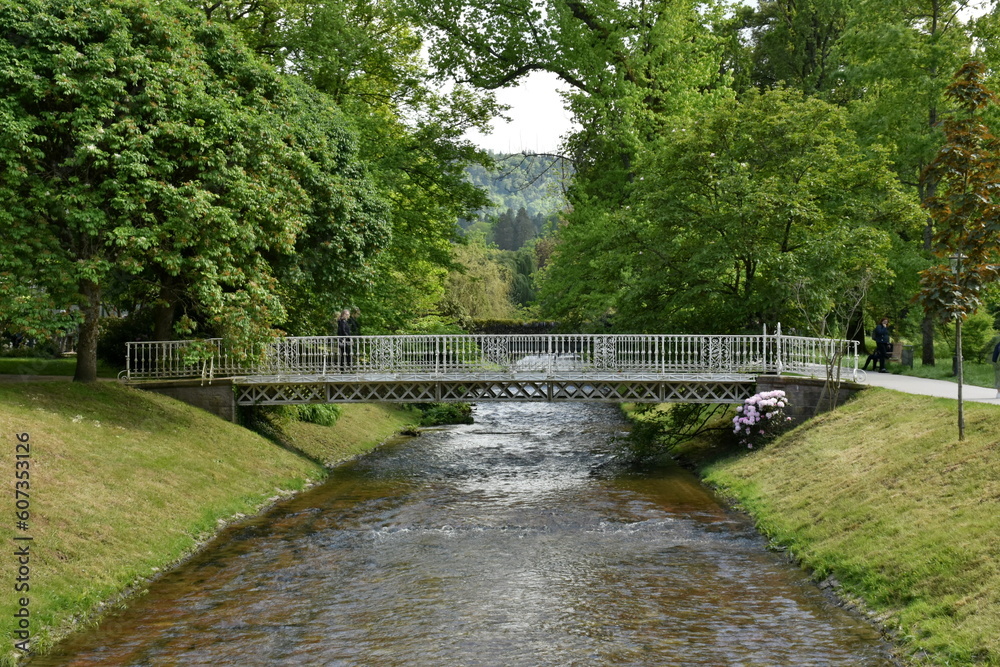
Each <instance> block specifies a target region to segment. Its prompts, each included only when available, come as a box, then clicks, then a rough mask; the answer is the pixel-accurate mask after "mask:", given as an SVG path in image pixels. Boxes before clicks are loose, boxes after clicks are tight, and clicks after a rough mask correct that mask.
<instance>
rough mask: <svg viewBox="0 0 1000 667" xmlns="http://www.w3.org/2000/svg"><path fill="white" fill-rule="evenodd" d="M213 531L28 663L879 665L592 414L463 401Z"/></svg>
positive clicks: (774, 564)
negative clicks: (178, 562) (622, 461)
mask: <svg viewBox="0 0 1000 667" xmlns="http://www.w3.org/2000/svg"><path fill="white" fill-rule="evenodd" d="M475 417H476V423H475V424H472V425H468V426H453V427H446V428H442V429H440V430H430V431H427V432H425V433H423V434H422V435H421V436H420V437H417V438H412V439H408V440H405V441H402V440H401V441H399V442H394V443H390V444H388V445H386V446H384V447H383V448H381V449H379V450H378V451H376V452H373V453H371V454H370V455H368V456H365V457H363V458H361V459H358V460H357V461H355V462H353V463H350V464H348V465H345V466H342V467H339V468H337V469H336V470H335V471H334V472H333V473H332V474H331V477H330V479H329V480H328V481H327V482H326V483H324V484H323V485H322V486H320V487H317V488H316V489H313V490H311V491H309V492H307V493H304V494H302V495H300V496H298V497H296V498H294V499H292V500H290V501H288V502H286V503H283V504H281V505H280V506H278V507H276V508H274V510H273V511H271V512H269V513H267V514H266V515H264V516H261V517H258V518H255V519H253V520H251V521H250V522H248V523H244V524H242V525H239V526H234V527H232V528H230V529H229V530H227V531H226V532H225V533H224V535H222V536H221V538H220V539H218V540H216V541H215V542H214V543H213V544H212V545H210V547H209V548H207V549H206V550H205V551H203V552H202V553H200V554H198V555H197V556H196V557H195V558H193V559H192V560H190V561H189V562H188V563H186V564H184V565H183V566H182V567H180V568H178V569H177V570H176V571H173V572H170V573H168V574H166V575H165V576H163V577H161V578H160V579H159V580H158V581H156V582H155V583H154V584H153V585H152V586H151V587H150V591H149V593H148V594H147V595H144V596H142V597H141V598H138V599H136V600H134V601H133V602H132V604H130V606H129V607H128V609H126V610H125V611H123V612H121V613H118V614H116V615H114V616H111V617H110V618H108V619H107V620H106V621H105V622H104V623H103V624H102V625H101V626H100V627H98V628H97V629H96V630H94V631H93V632H91V633H86V634H81V635H79V636H77V637H75V638H73V639H72V640H71V641H69V642H67V643H65V644H64V645H63V646H61V647H60V650H59V651H58V652H57V653H55V654H53V655H52V656H51V657H49V658H47V659H45V660H35V661H33V662H32V663H31V664H32V665H115V666H119V665H246V666H249V665H345V666H347V665H359V666H360V665H364V666H372V667H390V666H391V667H397V666H398V667H404V666H405V667H418V666H427V667H432V666H433V667H442V666H449V665H466V666H478V665H482V666H494V665H495V666H505V667H506V666H517V665H524V666H530V667H536V666H543V665H544V666H550V665H551V666H557V665H558V666H560V667H562V666H565V665H636V666H639V665H649V666H653V665H656V666H660V665H745V666H752V665H760V666H768V667H773V666H778V665H789V666H791V665H795V666H803V665H844V666H848V665H849V666H851V667H857V666H861V665H868V666H882V665H891V664H893V662H892V660H891V659H890V658H889V647H888V646H887V645H886V644H884V643H883V642H882V641H881V640H880V639H879V636H878V633H877V632H875V631H874V630H873V629H872V628H871V627H870V626H869V625H867V624H866V623H864V622H863V621H861V620H858V619H856V618H855V617H853V616H852V615H850V614H848V613H847V612H845V611H844V610H842V609H840V608H839V607H837V606H835V605H834V604H832V603H831V601H830V600H829V599H827V597H826V596H825V595H824V594H823V593H822V592H821V591H820V590H819V589H818V588H817V587H816V586H815V584H813V583H811V582H810V581H809V580H808V578H807V577H806V576H805V575H804V574H803V573H802V572H801V571H800V570H799V569H797V568H795V567H794V566H791V565H789V564H788V563H787V562H786V560H785V559H784V558H783V557H782V556H781V555H780V554H775V553H772V552H769V551H768V550H767V549H766V544H765V542H764V540H763V539H762V538H761V537H760V536H759V535H757V534H756V532H755V531H754V529H753V526H752V525H751V524H750V523H749V522H748V521H747V520H746V518H745V517H743V516H742V515H740V514H738V513H736V512H733V511H730V510H728V509H727V508H725V507H724V506H723V505H721V504H720V503H719V502H718V501H717V500H716V499H715V498H714V497H713V496H712V494H711V493H710V492H709V491H708V490H706V489H705V488H704V487H702V486H701V485H700V484H699V483H698V481H697V479H695V478H694V477H693V476H692V475H691V474H690V473H688V472H686V471H684V470H683V469H681V468H678V467H673V466H667V467H661V468H657V469H655V470H652V471H646V472H643V473H637V472H634V471H627V470H622V469H620V468H618V467H617V466H614V465H609V462H610V459H611V447H612V445H611V439H612V438H613V437H614V436H615V434H616V433H617V432H619V431H620V430H621V429H623V428H624V426H623V422H622V420H621V418H620V416H619V415H618V412H617V409H616V408H615V407H613V406H609V405H602V404H571V403H562V404H552V403H542V404H528V403H507V404H481V405H480V406H478V407H477V408H476V412H475Z"/></svg>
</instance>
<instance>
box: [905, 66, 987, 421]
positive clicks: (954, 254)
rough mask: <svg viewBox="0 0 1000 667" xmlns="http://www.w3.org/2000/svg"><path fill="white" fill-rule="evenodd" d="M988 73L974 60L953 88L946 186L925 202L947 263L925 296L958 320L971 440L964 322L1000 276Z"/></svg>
mask: <svg viewBox="0 0 1000 667" xmlns="http://www.w3.org/2000/svg"><path fill="white" fill-rule="evenodd" d="M984 72H985V67H984V66H983V65H982V64H981V63H979V62H969V63H966V64H965V65H963V66H962V67H960V68H959V70H958V72H957V73H956V74H955V78H954V80H953V82H952V83H951V85H949V86H948V91H947V95H948V99H949V101H951V102H952V103H953V104H954V105H955V107H956V109H957V111H956V112H955V114H954V116H953V117H951V118H949V119H948V120H947V121H945V123H944V133H945V137H946V140H945V143H944V146H942V147H941V149H940V150H939V151H938V153H937V155H936V156H935V158H934V159H933V160H932V161H931V163H930V164H929V165H928V167H927V171H928V172H929V173H928V177H929V178H932V179H934V181H935V182H936V183H937V184H938V186H937V189H936V192H935V194H934V195H933V196H930V197H928V198H927V199H926V200H925V202H924V206H925V208H926V209H927V211H928V213H929V214H930V216H931V218H932V219H933V220H934V224H935V234H934V238H933V248H934V256H935V258H936V259H937V260H938V261H939V264H938V265H936V266H933V267H931V268H929V269H927V270H926V271H924V272H923V273H922V276H921V283H922V290H921V293H920V296H921V299H922V301H923V303H924V306H925V308H926V309H927V311H928V313H930V314H932V315H935V316H937V317H938V318H939V319H942V320H946V321H954V322H955V328H956V331H955V355H956V358H957V360H958V437H959V439H960V440H962V439H964V438H965V418H964V414H963V405H962V383H963V373H962V366H963V363H962V322H963V321H964V320H965V319H966V318H967V317H968V316H969V315H970V314H972V313H974V312H975V311H976V309H977V308H978V307H979V305H980V294H981V293H982V291H983V288H984V286H985V285H986V284H987V283H988V282H990V281H994V280H996V279H997V277H998V269H997V265H998V262H1000V140H998V139H997V137H996V136H994V135H993V134H992V133H991V132H990V130H989V128H988V127H987V126H986V124H985V123H984V122H983V118H982V116H983V112H984V111H985V110H986V109H988V108H989V107H991V106H995V105H996V104H997V98H996V96H995V95H994V94H993V93H992V92H991V91H990V90H988V89H987V88H986V87H985V86H984V85H983V83H982V82H983V77H984Z"/></svg>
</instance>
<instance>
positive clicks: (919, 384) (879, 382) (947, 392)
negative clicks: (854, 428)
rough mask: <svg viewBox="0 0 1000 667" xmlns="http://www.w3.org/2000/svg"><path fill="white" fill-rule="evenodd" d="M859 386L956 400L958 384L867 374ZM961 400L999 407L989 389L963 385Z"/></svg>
mask: <svg viewBox="0 0 1000 667" xmlns="http://www.w3.org/2000/svg"><path fill="white" fill-rule="evenodd" d="M861 384H867V385H870V386H872V387H885V388H886V389H894V390H896V391H902V392H905V393H907V394H920V395H923V396H938V397H940V398H951V399H954V400H958V384H956V383H954V382H948V381H946V380H928V379H927V378H917V377H911V376H909V375H893V374H892V373H868V378H867V379H866V380H865V381H864V382H862V383H861ZM962 399H963V400H966V401H975V402H977V403H994V404H996V405H1000V398H997V392H996V390H995V389H992V388H990V387H974V386H972V385H968V384H967V385H963V387H962Z"/></svg>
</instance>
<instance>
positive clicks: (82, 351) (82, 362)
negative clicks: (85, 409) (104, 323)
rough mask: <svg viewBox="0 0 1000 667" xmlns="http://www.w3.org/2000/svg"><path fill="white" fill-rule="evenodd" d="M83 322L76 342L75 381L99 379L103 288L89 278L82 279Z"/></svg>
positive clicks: (94, 380)
mask: <svg viewBox="0 0 1000 667" xmlns="http://www.w3.org/2000/svg"><path fill="white" fill-rule="evenodd" d="M80 292H81V293H82V294H83V296H84V298H85V299H86V301H85V302H84V304H83V307H82V310H83V322H82V323H81V324H80V333H79V336H78V340H77V343H76V373H75V374H74V375H73V382H96V381H97V337H98V334H99V332H100V323H101V288H100V286H99V285H98V284H97V283H93V282H91V281H89V280H84V281H81V283H80Z"/></svg>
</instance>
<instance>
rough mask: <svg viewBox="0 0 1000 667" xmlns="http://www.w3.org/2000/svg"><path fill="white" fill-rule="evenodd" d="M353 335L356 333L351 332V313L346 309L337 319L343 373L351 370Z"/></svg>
mask: <svg viewBox="0 0 1000 667" xmlns="http://www.w3.org/2000/svg"><path fill="white" fill-rule="evenodd" d="M352 335H354V332H353V331H351V311H349V310H348V309H346V308H344V309H343V310H342V311H340V317H338V318H337V337H338V338H340V340H339V341H337V344H338V347H339V348H340V371H341V372H344V371H346V370H348V369H350V368H351V351H352V349H353V342H352V341H351V336H352Z"/></svg>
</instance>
